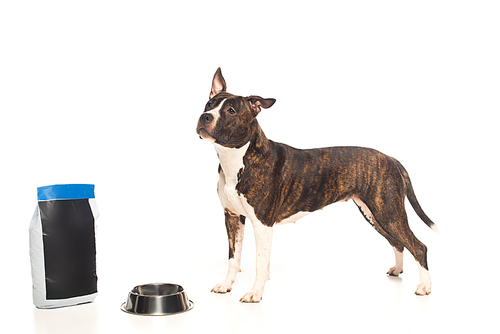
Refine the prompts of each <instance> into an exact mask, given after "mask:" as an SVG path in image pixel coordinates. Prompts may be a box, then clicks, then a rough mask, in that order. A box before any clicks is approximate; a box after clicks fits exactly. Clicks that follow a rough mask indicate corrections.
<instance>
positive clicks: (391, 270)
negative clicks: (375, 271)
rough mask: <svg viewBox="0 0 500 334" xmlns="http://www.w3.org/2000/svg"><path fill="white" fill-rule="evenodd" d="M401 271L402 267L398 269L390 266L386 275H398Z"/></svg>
mask: <svg viewBox="0 0 500 334" xmlns="http://www.w3.org/2000/svg"><path fill="white" fill-rule="evenodd" d="M402 273H403V268H401V269H400V268H396V267H392V268H391V269H389V271H388V272H387V275H389V276H399V274H402Z"/></svg>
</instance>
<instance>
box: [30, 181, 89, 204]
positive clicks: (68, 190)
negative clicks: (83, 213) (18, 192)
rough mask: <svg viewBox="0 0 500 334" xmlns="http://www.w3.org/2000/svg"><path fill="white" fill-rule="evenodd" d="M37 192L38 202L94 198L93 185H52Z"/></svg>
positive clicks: (39, 188)
mask: <svg viewBox="0 0 500 334" xmlns="http://www.w3.org/2000/svg"><path fill="white" fill-rule="evenodd" d="M37 190H38V200H39V201H49V200H54V199H84V198H95V195H94V185H93V184H54V185H51V186H45V187H38V188H37Z"/></svg>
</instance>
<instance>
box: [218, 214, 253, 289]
mask: <svg viewBox="0 0 500 334" xmlns="http://www.w3.org/2000/svg"><path fill="white" fill-rule="evenodd" d="M224 216H225V219H226V231H227V238H228V241H229V268H228V270H227V275H226V279H225V280H224V282H221V283H218V284H216V285H215V286H214V288H213V289H212V292H215V293H227V292H230V291H231V289H232V286H233V283H234V281H235V280H236V275H237V274H238V273H239V272H240V266H241V250H242V247H243V236H244V232H245V217H244V216H239V215H236V214H234V213H232V212H231V211H229V210H227V209H226V210H224Z"/></svg>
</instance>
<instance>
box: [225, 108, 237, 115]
mask: <svg viewBox="0 0 500 334" xmlns="http://www.w3.org/2000/svg"><path fill="white" fill-rule="evenodd" d="M227 112H228V113H229V115H235V114H236V110H234V109H233V108H229V110H228V111H227Z"/></svg>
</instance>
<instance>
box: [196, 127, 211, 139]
mask: <svg viewBox="0 0 500 334" xmlns="http://www.w3.org/2000/svg"><path fill="white" fill-rule="evenodd" d="M196 133H197V134H198V135H199V136H200V139H212V140H213V139H214V138H213V137H212V136H211V135H210V133H209V132H208V131H207V129H205V128H204V127H199V128H198V129H197V130H196Z"/></svg>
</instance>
